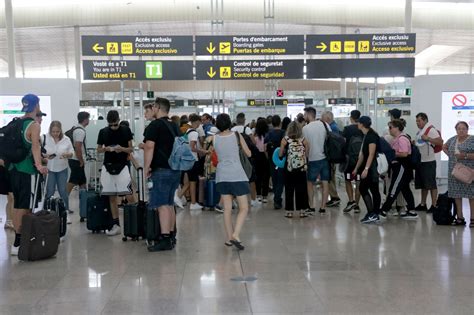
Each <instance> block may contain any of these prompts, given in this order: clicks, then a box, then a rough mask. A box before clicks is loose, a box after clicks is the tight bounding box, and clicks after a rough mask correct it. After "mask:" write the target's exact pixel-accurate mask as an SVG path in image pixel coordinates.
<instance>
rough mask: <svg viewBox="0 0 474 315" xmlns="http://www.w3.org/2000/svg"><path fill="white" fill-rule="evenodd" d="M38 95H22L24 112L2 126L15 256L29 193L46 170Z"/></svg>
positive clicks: (30, 205) (30, 203) (29, 207)
mask: <svg viewBox="0 0 474 315" xmlns="http://www.w3.org/2000/svg"><path fill="white" fill-rule="evenodd" d="M39 101H40V100H39V98H38V96H36V95H34V94H27V95H25V96H24V97H23V98H22V100H21V103H22V105H23V108H22V110H21V111H22V112H23V113H25V115H24V116H23V117H21V118H16V119H14V120H13V121H12V122H11V123H9V124H8V125H7V126H6V127H4V128H2V132H1V136H2V139H1V142H2V143H1V146H0V150H1V152H0V155H1V157H2V159H3V160H4V161H5V162H7V163H10V166H9V175H10V180H11V189H12V192H13V199H14V205H13V225H14V228H15V241H14V243H13V245H12V248H11V255H12V256H17V255H18V250H19V247H20V241H21V223H22V219H23V216H24V215H26V214H28V213H31V210H32V209H34V208H35V204H33V203H34V202H35V201H37V200H32V196H33V195H34V194H33V193H32V192H33V190H34V189H32V187H35V186H36V185H35V181H36V180H39V176H37V174H38V172H39V173H41V174H46V173H47V172H48V169H47V168H46V167H45V166H43V165H42V159H41V145H40V131H41V127H40V125H39V124H38V123H37V122H36V121H35V118H36V115H37V114H38V113H39V112H40V104H39Z"/></svg>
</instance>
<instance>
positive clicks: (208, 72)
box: [207, 67, 217, 79]
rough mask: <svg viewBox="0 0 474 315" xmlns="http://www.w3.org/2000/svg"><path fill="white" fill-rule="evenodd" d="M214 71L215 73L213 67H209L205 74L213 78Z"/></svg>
mask: <svg viewBox="0 0 474 315" xmlns="http://www.w3.org/2000/svg"><path fill="white" fill-rule="evenodd" d="M216 73H217V72H216V71H214V67H210V68H209V71H207V76H208V77H209V78H211V79H212V78H214V76H215V75H216Z"/></svg>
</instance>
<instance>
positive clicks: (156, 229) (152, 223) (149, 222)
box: [145, 209, 161, 246]
mask: <svg viewBox="0 0 474 315" xmlns="http://www.w3.org/2000/svg"><path fill="white" fill-rule="evenodd" d="M145 221H146V222H145V231H146V242H147V244H148V245H149V246H150V245H153V244H154V242H157V241H159V240H160V237H161V226H160V216H159V214H158V211H157V210H154V209H147V211H146V219H145Z"/></svg>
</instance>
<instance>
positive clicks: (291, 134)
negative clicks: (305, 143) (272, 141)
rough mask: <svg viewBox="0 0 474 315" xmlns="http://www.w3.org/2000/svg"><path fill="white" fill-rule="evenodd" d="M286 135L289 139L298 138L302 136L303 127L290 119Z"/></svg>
mask: <svg viewBox="0 0 474 315" xmlns="http://www.w3.org/2000/svg"><path fill="white" fill-rule="evenodd" d="M286 136H287V137H288V138H290V139H300V138H302V137H303V128H301V125H300V124H298V123H297V122H296V121H292V122H291V123H290V124H289V125H288V127H287V128H286Z"/></svg>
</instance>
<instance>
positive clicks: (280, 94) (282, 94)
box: [277, 90, 285, 97]
mask: <svg viewBox="0 0 474 315" xmlns="http://www.w3.org/2000/svg"><path fill="white" fill-rule="evenodd" d="M284 94H285V93H283V90H277V97H283V96H284Z"/></svg>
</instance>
